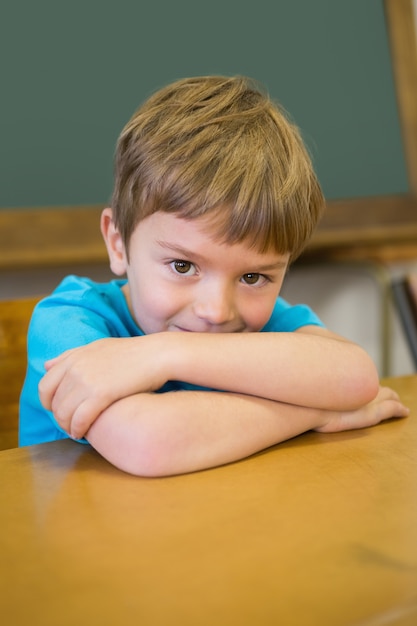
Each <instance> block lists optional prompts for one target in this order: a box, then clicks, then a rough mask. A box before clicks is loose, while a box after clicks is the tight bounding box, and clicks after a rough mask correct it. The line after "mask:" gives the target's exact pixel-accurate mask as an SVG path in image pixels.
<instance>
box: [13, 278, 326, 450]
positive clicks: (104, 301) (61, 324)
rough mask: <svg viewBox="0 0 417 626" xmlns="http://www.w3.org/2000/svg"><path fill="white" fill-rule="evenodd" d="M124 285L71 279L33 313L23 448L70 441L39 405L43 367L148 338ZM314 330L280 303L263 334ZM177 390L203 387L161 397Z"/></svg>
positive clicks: (302, 310) (179, 385)
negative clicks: (106, 343)
mask: <svg viewBox="0 0 417 626" xmlns="http://www.w3.org/2000/svg"><path fill="white" fill-rule="evenodd" d="M125 283H126V280H113V281H111V282H109V283H95V282H93V281H92V280H89V279H88V278H79V277H77V276H68V277H67V278H65V279H64V280H63V281H62V283H61V284H60V285H59V286H58V287H57V289H56V290H55V291H54V292H53V293H52V294H51V295H50V296H48V297H47V298H45V299H44V300H42V301H41V302H40V303H39V304H38V305H37V306H36V307H35V310H34V312H33V316H32V320H31V323H30V326H29V333H28V369H27V374H26V379H25V383H24V385H23V389H22V394H21V398H20V420H19V445H21V446H27V445H32V444H36V443H43V442H45V441H54V440H56V439H66V438H68V434H67V433H66V432H64V431H63V430H62V429H61V428H60V426H59V425H58V424H57V422H56V420H55V419H54V417H53V415H52V413H51V412H49V411H47V410H46V409H44V407H43V406H42V405H41V403H40V400H39V394H38V385H39V381H40V380H41V378H42V377H43V376H44V374H45V366H44V364H45V361H47V360H48V359H51V358H53V357H56V356H58V355H59V354H62V352H65V350H69V349H70V348H76V347H79V346H82V345H86V344H88V343H91V342H92V341H95V340H96V339H103V338H104V337H135V336H138V335H143V334H144V333H143V331H142V330H141V328H139V326H138V325H137V324H136V323H135V321H134V319H133V318H132V316H131V314H130V311H129V308H128V305H127V302H126V299H125V296H124V294H123V292H122V289H121V288H122V286H123V285H124V284H125ZM311 324H313V325H317V326H323V324H322V322H321V321H320V320H319V318H318V317H317V316H316V315H315V314H314V313H313V311H311V309H310V308H309V307H307V306H305V305H301V304H298V305H296V306H291V305H289V304H288V303H287V302H286V301H285V300H283V299H282V298H278V299H277V301H276V304H275V307H274V309H273V312H272V315H271V317H270V319H269V321H268V322H267V324H266V325H265V326H264V328H263V329H262V330H261V332H293V331H295V330H297V329H298V328H300V327H301V326H307V325H311ZM178 389H203V387H196V386H195V385H190V384H188V383H183V382H178V381H170V382H168V383H167V384H166V385H164V387H162V388H161V389H160V390H159V391H160V392H166V391H173V390H178Z"/></svg>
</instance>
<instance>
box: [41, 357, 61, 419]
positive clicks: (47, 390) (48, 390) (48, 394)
mask: <svg viewBox="0 0 417 626" xmlns="http://www.w3.org/2000/svg"><path fill="white" fill-rule="evenodd" d="M61 380H62V372H61V371H60V369H58V368H57V367H54V368H52V369H50V370H49V371H47V372H46V374H45V375H44V376H43V377H42V378H41V380H40V381H39V384H38V393H39V399H40V401H41V403H42V405H43V406H44V407H45V409H47V410H48V411H51V410H52V401H53V398H54V396H55V393H56V390H57V388H58V386H59V384H60V382H61Z"/></svg>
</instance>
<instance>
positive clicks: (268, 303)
mask: <svg viewBox="0 0 417 626" xmlns="http://www.w3.org/2000/svg"><path fill="white" fill-rule="evenodd" d="M275 301H276V298H274V299H273V300H271V299H270V298H268V299H265V300H262V301H261V302H260V301H257V302H252V303H251V305H248V306H247V307H246V311H245V315H244V317H245V323H246V325H247V326H248V328H250V330H251V331H252V332H257V331H259V330H261V328H263V327H264V326H265V324H266V323H267V321H268V320H269V318H270V317H271V315H272V311H273V308H274V305H275Z"/></svg>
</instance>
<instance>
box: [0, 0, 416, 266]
mask: <svg viewBox="0 0 417 626" xmlns="http://www.w3.org/2000/svg"><path fill="white" fill-rule="evenodd" d="M384 6H385V14H386V19H387V25H388V31H389V40H390V49H391V56H392V63H393V72H394V78H395V88H396V95H397V101H398V108H399V113H400V122H401V129H402V138H403V145H404V152H405V158H406V165H407V174H408V181H409V192H408V193H405V194H402V195H394V196H380V197H367V198H352V199H347V200H338V201H329V202H328V204H327V210H326V214H325V217H324V219H323V220H322V223H321V224H320V226H319V228H318V230H317V232H316V234H315V236H314V238H313V240H312V242H311V244H310V245H309V246H308V248H307V250H306V251H305V253H304V254H303V256H302V260H303V259H304V260H309V259H312V258H313V259H314V258H320V259H326V258H340V257H341V258H344V259H346V258H357V259H369V258H371V259H383V260H392V259H396V260H397V259H401V258H410V257H413V258H417V34H416V16H415V12H414V8H413V0H384ZM101 209H102V206H98V205H95V206H90V205H89V206H86V207H80V206H77V207H67V208H65V207H59V208H57V209H54V208H53V207H48V208H45V209H42V208H40V209H33V208H32V209H18V210H7V209H6V210H2V211H0V269H3V270H7V268H25V267H35V266H37V267H41V266H48V265H56V264H64V265H66V264H68V265H74V264H77V263H105V262H106V251H105V248H104V245H103V242H102V240H101V235H100V233H99V228H98V221H99V215H100V212H101Z"/></svg>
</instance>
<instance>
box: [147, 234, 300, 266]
mask: <svg viewBox="0 0 417 626" xmlns="http://www.w3.org/2000/svg"><path fill="white" fill-rule="evenodd" d="M156 243H157V244H158V245H159V246H161V247H162V248H166V249H167V250H170V251H171V252H173V253H175V254H176V255H178V256H179V257H184V258H193V259H196V260H197V261H203V260H205V259H204V257H202V256H201V255H200V254H198V252H195V250H188V249H187V248H183V247H182V246H178V245H176V244H171V243H169V242H168V241H162V240H161V239H157V240H156ZM287 266H288V261H276V263H266V264H265V265H256V267H254V268H253V270H252V271H255V270H256V271H257V272H270V271H272V270H282V269H285V268H286V267H287Z"/></svg>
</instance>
